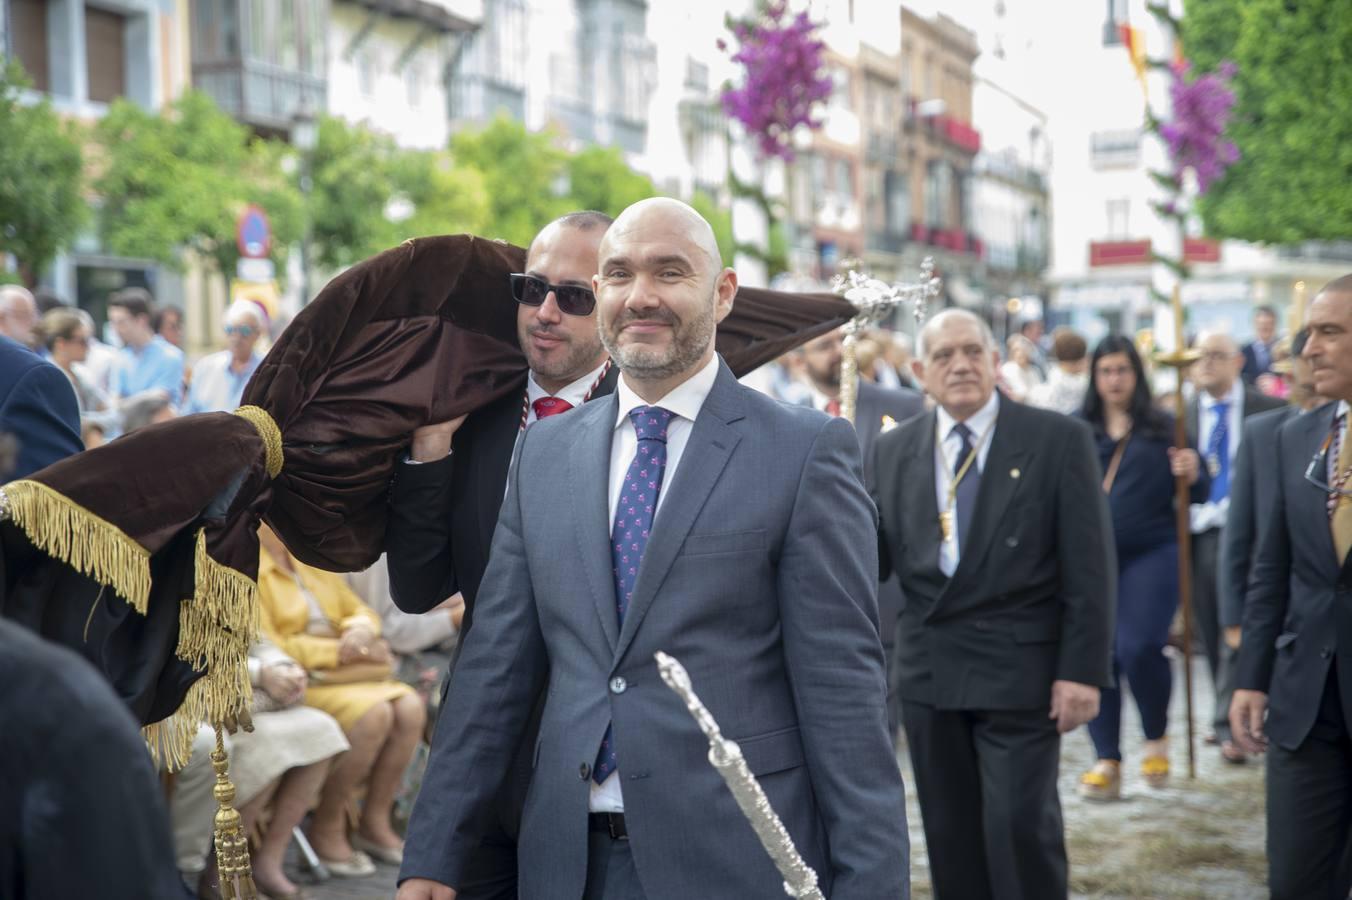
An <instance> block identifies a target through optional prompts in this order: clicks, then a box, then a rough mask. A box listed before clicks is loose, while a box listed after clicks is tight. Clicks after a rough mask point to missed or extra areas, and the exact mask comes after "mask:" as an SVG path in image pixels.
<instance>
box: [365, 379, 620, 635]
mask: <svg viewBox="0 0 1352 900" xmlns="http://www.w3.org/2000/svg"><path fill="white" fill-rule="evenodd" d="M618 379H619V367H617V366H612V367H611V368H610V371H609V372H607V373H606V377H605V379H604V380H603V381H602V382H601V384H600V385H598V386H597V388H596V391H595V392H594V394H593V399H595V398H596V397H603V396H605V395H607V394H609V393H611V392H612V391H614V390H615V383H616V381H617V380H618ZM520 430H521V395H520V394H510V395H508V396H506V397H503V398H502V399H501V400H499V401H497V402H496V403H494V404H492V405H491V406H487V407H484V408H483V409H481V410H478V411H476V412H474V413H471V414H470V416H469V418H467V419H465V422H464V424H463V425H461V426H460V428H459V429H458V430H457V431H456V433H455V442H454V449H453V452H452V453H451V455H450V456H448V457H446V458H445V459H443V460H439V461H437V462H433V463H424V464H423V465H409V464H407V463H405V464H403V465H401V466H400V467H399V471H398V473H397V475H396V477H395V481H394V484H393V485H392V487H391V489H390V515H389V524H388V526H387V527H386V537H385V546H386V552H387V554H388V562H389V568H390V594H391V596H392V597H393V598H394V602H395V604H396V605H397V606H398V607H399V608H400V609H402V610H403V611H404V612H409V613H422V612H427V611H428V610H429V609H431V608H432V607H434V606H436V605H437V604H438V603H440V602H441V601H443V600H445V599H446V598H447V597H449V596H451V595H452V594H454V593H455V592H456V591H459V592H460V593H461V595H462V596H463V597H464V600H465V617H464V619H463V621H462V622H461V625H460V634H461V641H462V642H463V640H464V636H465V634H467V633H468V632H469V629H470V627H471V625H472V624H473V621H474V601H475V598H476V597H477V596H478V593H479V583H480V582H481V581H482V580H483V577H484V570H485V569H486V568H488V550H489V547H490V546H491V545H492V543H493V532H494V530H495V529H496V528H497V527H498V513H499V512H500V511H501V509H502V498H503V494H504V493H505V492H506V490H507V470H508V468H509V467H510V466H511V462H512V449H513V448H514V447H515V446H516V439H517V435H518V434H519V433H520ZM567 465H568V462H567V460H560V471H563V470H564V469H566V468H567Z"/></svg>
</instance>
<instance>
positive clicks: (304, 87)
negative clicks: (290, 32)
mask: <svg viewBox="0 0 1352 900" xmlns="http://www.w3.org/2000/svg"><path fill="white" fill-rule="evenodd" d="M193 81H194V83H195V85H196V86H197V87H198V88H199V89H200V90H202V91H203V92H205V93H206V94H207V95H209V96H210V97H211V98H212V99H214V100H215V101H216V103H217V105H218V106H220V107H221V109H223V110H225V111H226V112H227V113H229V114H230V115H231V116H233V117H235V118H236V119H238V120H239V121H241V122H244V123H246V124H249V125H253V126H255V127H258V128H267V129H276V130H286V129H289V128H290V127H291V121H292V118H293V117H294V116H295V114H296V110H298V109H300V108H301V106H302V102H304V103H305V104H308V108H309V109H311V110H316V109H324V108H325V94H326V85H325V81H324V79H323V78H319V77H316V76H313V75H307V74H305V73H304V72H299V71H296V70H294V69H284V68H282V67H280V66H274V65H272V64H270V63H265V62H261V61H259V60H251V59H244V60H238V59H233V60H225V61H222V62H213V63H199V64H197V65H196V66H194V67H193Z"/></svg>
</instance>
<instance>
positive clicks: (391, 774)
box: [258, 526, 427, 877]
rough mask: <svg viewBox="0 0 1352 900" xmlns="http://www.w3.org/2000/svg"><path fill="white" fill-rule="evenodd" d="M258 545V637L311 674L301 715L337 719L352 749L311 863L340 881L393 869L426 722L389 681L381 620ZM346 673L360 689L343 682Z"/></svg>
mask: <svg viewBox="0 0 1352 900" xmlns="http://www.w3.org/2000/svg"><path fill="white" fill-rule="evenodd" d="M258 537H259V541H260V543H261V544H262V553H261V555H260V560H259V568H258V600H259V607H260V611H261V613H262V628H263V634H264V635H266V636H267V637H268V639H269V640H270V641H272V642H273V643H274V644H276V645H277V646H278V647H279V648H280V649H281V650H282V651H283V652H285V653H286V654H287V655H288V656H290V657H291V658H292V659H294V660H296V662H298V663H300V664H301V665H302V666H304V667H305V669H306V671H308V672H309V673H310V680H311V685H310V687H309V689H308V690H307V691H306V693H305V703H306V705H308V706H313V707H315V708H316V709H321V710H323V711H324V712H326V713H328V714H329V715H331V716H333V717H334V718H335V719H337V720H338V724H340V725H341V726H342V727H343V732H344V733H345V734H346V735H347V739H348V741H349V742H350V743H351V745H352V749H351V750H349V751H348V752H347V753H346V754H344V755H343V757H342V758H341V759H340V760H339V761H338V763H337V765H335V766H334V767H333V772H332V774H331V775H330V776H329V779H328V781H327V782H325V784H324V790H323V793H322V794H321V796H320V800H319V807H318V808H317V809H316V810H315V814H314V818H313V820H312V821H311V824H310V840H311V842H312V843H313V845H314V849H315V853H316V854H318V855H319V857H320V858H321V859H323V860H324V863H325V865H327V866H328V867H329V870H330V871H332V872H333V873H334V874H335V875H341V876H346V877H362V876H365V875H371V874H373V873H374V872H375V866H374V865H372V863H371V859H370V857H371V856H374V857H375V858H377V859H379V860H381V861H382V862H387V863H390V864H392V865H398V864H399V863H400V862H401V861H402V859H403V847H404V842H403V840H402V839H401V838H400V837H399V835H398V834H397V833H396V832H395V830H394V827H393V824H392V822H391V818H390V816H391V813H392V812H393V810H394V800H395V794H396V792H397V791H398V789H399V784H400V781H401V779H402V777H403V774H404V769H405V768H406V767H407V766H408V763H409V760H411V759H412V758H413V751H414V750H415V749H416V748H417V746H418V742H419V741H420V740H421V739H422V735H423V726H424V724H425V723H426V720H427V717H426V714H425V712H424V710H423V705H422V702H421V701H420V700H419V699H418V697H417V695H416V694H415V693H414V692H413V690H412V689H410V688H409V686H408V685H406V684H403V683H401V682H398V681H395V680H393V678H392V677H391V674H392V667H391V665H390V664H391V659H390V648H389V644H388V643H386V642H385V641H383V640H381V639H380V626H381V622H380V619H379V617H377V616H376V614H375V613H374V612H372V611H371V610H370V608H368V607H367V606H366V605H365V604H363V603H362V602H361V600H359V599H358V598H357V595H356V594H354V593H353V592H352V589H351V588H349V587H348V586H347V584H346V583H345V582H344V581H343V579H342V576H339V575H334V574H332V573H330V572H322V571H320V570H319V569H315V568H311V567H310V566H307V565H305V564H304V563H301V562H298V561H297V560H296V559H294V558H293V557H292V556H291V554H290V553H289V552H287V549H286V545H284V544H283V543H282V542H281V539H280V538H278V537H277V535H276V534H275V533H273V531H272V529H270V528H268V527H267V526H263V527H262V528H261V529H259V534H258ZM372 664H375V665H374V667H373V666H372ZM380 664H384V665H383V666H381V665H380ZM358 667H359V668H358ZM345 668H346V669H348V670H349V673H351V674H352V675H354V676H356V675H360V676H361V677H360V679H359V680H357V679H351V680H349V679H348V678H347V673H343V672H342V670H343V669H345ZM354 669H356V671H353V670H354ZM374 669H383V673H378V672H376V671H374ZM363 784H364V785H366V797H365V800H364V802H363V804H362V812H361V817H360V821H359V823H358V825H357V829H356V832H355V833H354V834H352V835H351V837H350V838H349V835H348V818H347V814H348V807H349V804H350V803H351V801H352V799H353V798H354V797H355V796H356V792H357V790H358V788H360V787H361V786H362V785H363ZM367 854H370V856H368V855H367Z"/></svg>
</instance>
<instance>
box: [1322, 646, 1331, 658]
mask: <svg viewBox="0 0 1352 900" xmlns="http://www.w3.org/2000/svg"><path fill="white" fill-rule="evenodd" d="M1332 655H1333V651H1332V650H1330V649H1329V648H1328V647H1320V648H1319V657H1320V658H1321V659H1328V658H1329V657H1330V656H1332Z"/></svg>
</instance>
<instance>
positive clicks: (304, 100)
mask: <svg viewBox="0 0 1352 900" xmlns="http://www.w3.org/2000/svg"><path fill="white" fill-rule="evenodd" d="M318 143H319V123H318V121H317V120H316V119H315V114H314V111H313V109H312V107H311V104H310V96H309V94H308V93H302V94H301V98H300V103H299V104H298V105H297V106H296V111H295V113H294V114H292V116H291V145H292V146H293V147H295V148H296V149H297V150H298V151H300V194H301V201H302V203H301V205H302V210H301V216H302V219H301V223H302V228H301V238H300V305H301V306H304V305H305V304H307V303H309V302H310V258H309V246H310V187H311V184H310V155H311V154H312V153H313V152H314V149H315V146H316V145H317V144H318Z"/></svg>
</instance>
